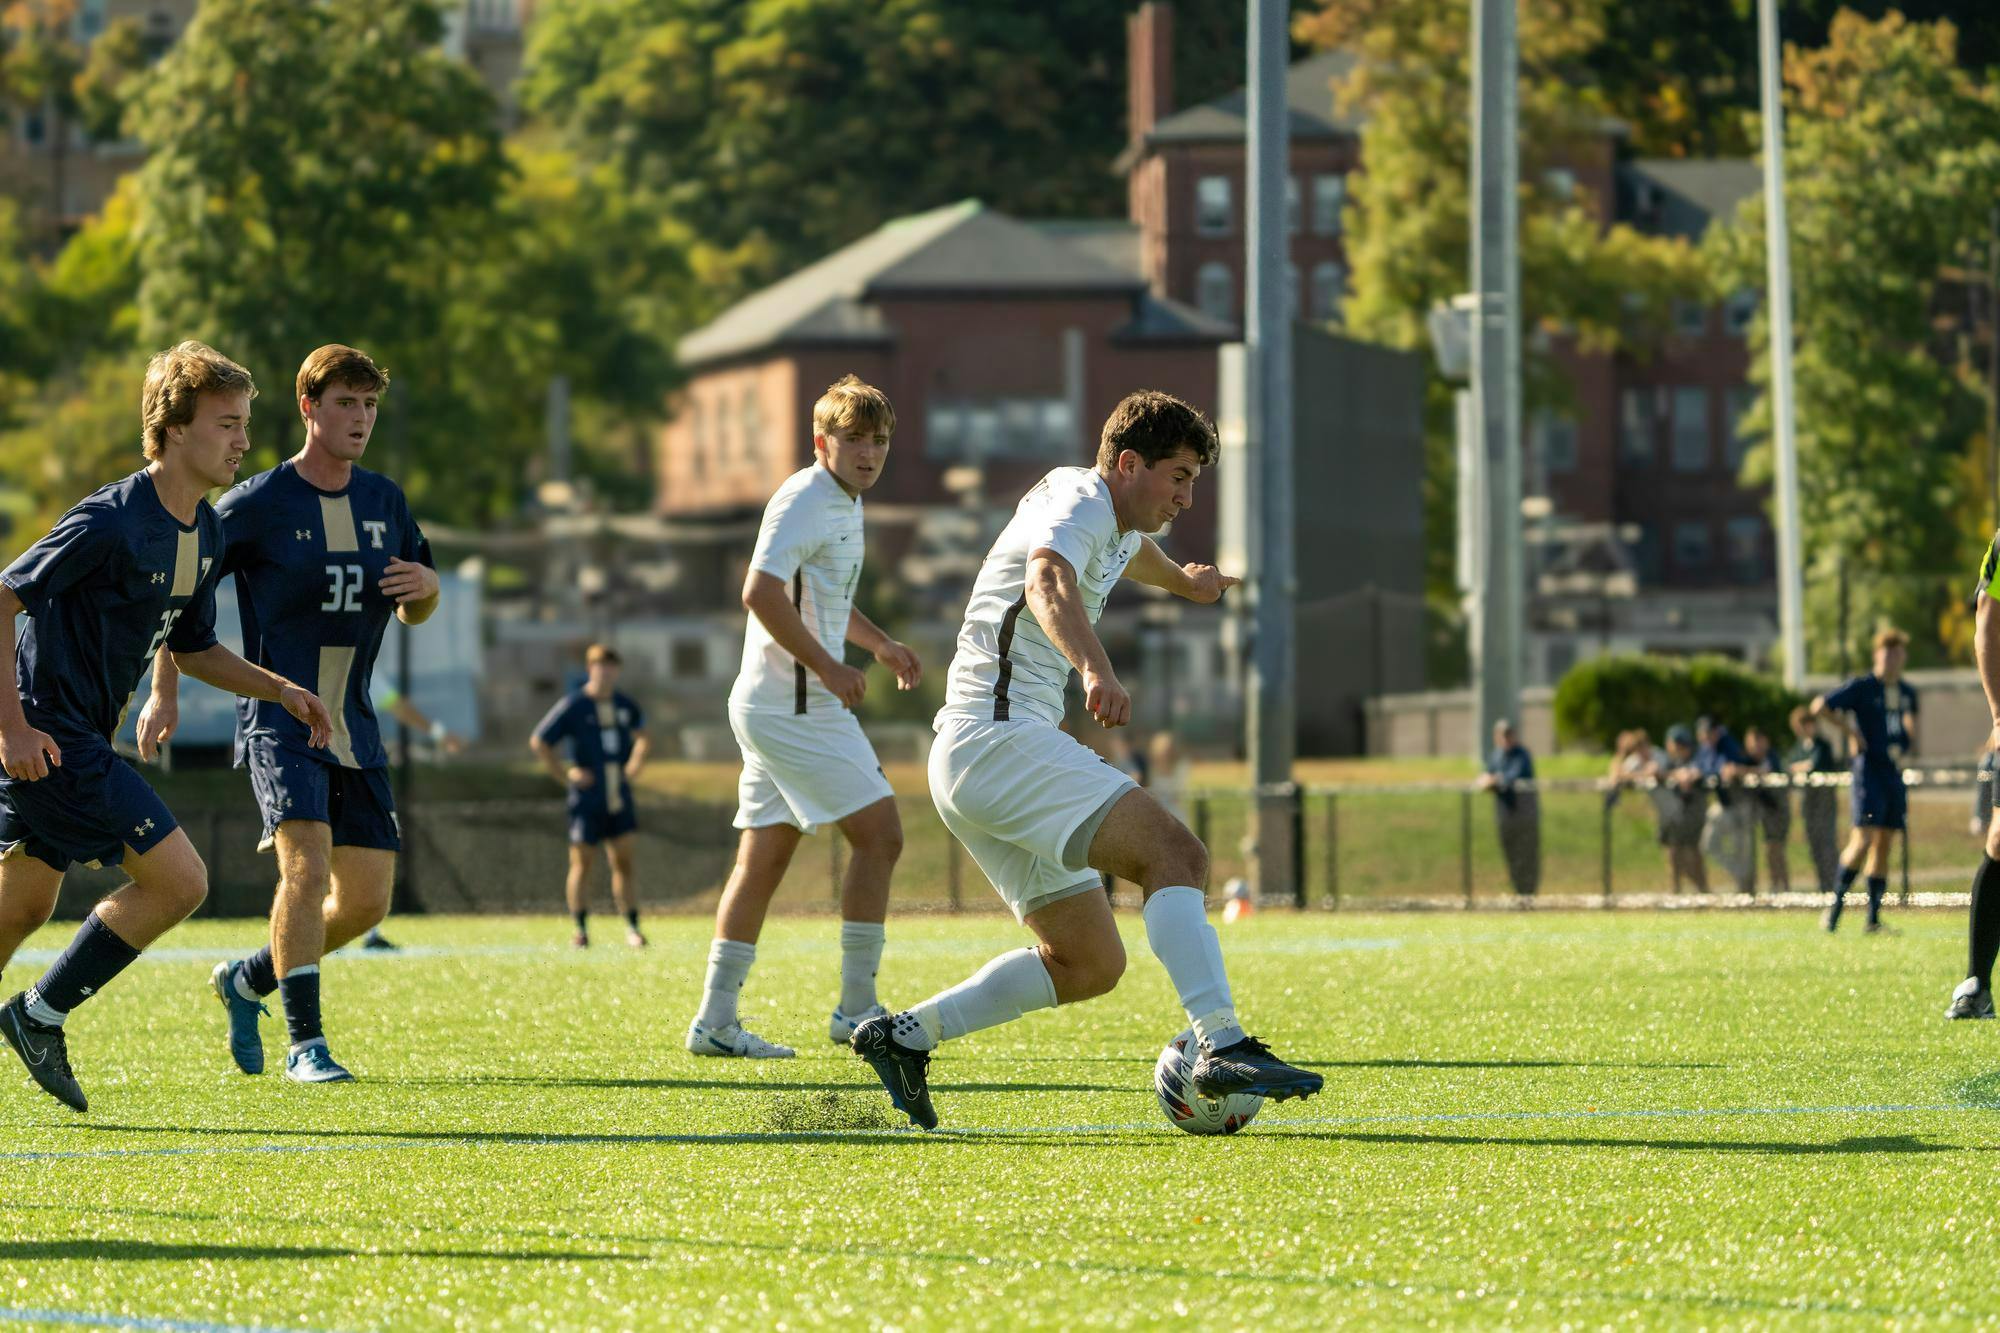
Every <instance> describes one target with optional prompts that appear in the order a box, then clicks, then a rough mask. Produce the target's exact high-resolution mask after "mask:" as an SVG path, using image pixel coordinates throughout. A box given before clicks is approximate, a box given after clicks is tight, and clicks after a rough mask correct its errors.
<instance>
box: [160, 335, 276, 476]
mask: <svg viewBox="0 0 2000 1333" xmlns="http://www.w3.org/2000/svg"><path fill="white" fill-rule="evenodd" d="M205 393H247V394H249V395H250V396H251V397H252V398H255V397H256V396H257V384H256V381H254V380H252V379H251V378H250V372H249V371H247V370H245V369H244V368H243V367H241V366H239V365H237V364H236V363H235V362H234V361H231V360H230V359H229V358H228V357H226V356H224V355H223V354H222V353H220V352H218V351H216V350H215V349H214V348H213V347H210V346H209V345H208V344H207V343H199V342H196V341H194V340H193V339H192V338H190V339H188V340H187V341H186V342H183V343H176V344H174V345H173V346H172V347H169V348H168V349H167V350H166V351H164V352H155V353H154V354H153V359H152V360H151V361H148V362H147V363H146V384H145V387H144V388H143V389H141V390H140V391H139V421H140V423H141V429H140V447H141V448H142V449H143V450H144V451H145V454H146V457H148V458H158V457H159V456H160V455H161V454H162V453H164V452H165V451H166V447H167V432H168V431H169V430H171V429H172V428H173V427H175V426H185V425H187V424H188V423H190V422H192V421H193V420H194V412H195V407H196V405H197V403H198V402H199V401H200V398H201V395H203V394H205Z"/></svg>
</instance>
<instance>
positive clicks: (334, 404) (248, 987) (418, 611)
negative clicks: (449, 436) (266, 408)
mask: <svg viewBox="0 0 2000 1333" xmlns="http://www.w3.org/2000/svg"><path fill="white" fill-rule="evenodd" d="M388 385H389V377H388V376H387V375H384V374H383V373H382V371H381V370H380V369H379V368H378V367H377V366H376V365H375V363H374V362H373V361H371V360H370V359H369V358H368V356H367V354H366V353H363V352H360V351H357V350H356V349H354V348H352V347H344V346H341V345H339V344H337V343H336V344H329V345H328V346H325V347H321V348H318V349H317V350H315V351H314V352H313V353H312V354H311V355H310V356H308V357H307V358H306V359H305V363H304V364H303V365H301V366H300V367H299V373H298V378H297V381H296V388H297V393H298V408H299V415H300V416H301V417H303V418H304V420H305V432H306V438H305V444H304V446H303V447H302V448H301V449H300V450H299V452H298V453H297V454H296V455H294V456H293V457H291V458H289V459H287V460H286V461H284V462H282V463H280V464H278V466H277V467H275V468H272V469H271V470H270V471H268V472H262V473H259V474H258V475H257V476H255V477H252V478H251V479H250V480H249V481H247V482H245V483H243V485H241V486H238V487H237V488H236V489H234V490H232V491H230V492H229V493H228V494H227V495H225V496H223V497H222V503H221V504H220V505H219V506H218V512H219V513H220V515H221V517H222V529H223V538H224V548H223V558H222V568H223V571H224V572H226V573H232V574H234V575H235V576H236V593H237V604H238V606H239V607H240V608H241V610H242V615H243V651H244V652H245V653H246V654H247V655H248V656H249V658H250V660H251V661H253V662H256V663H258V664H260V665H263V666H267V667H270V668H271V669H272V670H274V671H281V672H284V673H285V674H287V675H290V676H293V677H296V678H298V679H303V680H311V681H315V682H317V685H318V688H319V693H320V696H321V697H322V698H324V699H326V700H327V701H328V706H329V707H330V708H331V709H332V710H333V714H332V716H333V733H332V737H331V740H330V742H329V744H328V745H327V747H326V749H324V750H320V751H314V750H313V749H312V747H310V746H309V745H307V743H306V739H307V738H306V734H305V729H304V728H303V727H301V726H300V725H299V724H298V723H297V722H295V721H294V720H293V719H292V718H290V717H289V716H287V715H286V714H285V713H284V712H283V711H282V710H280V709H277V708H274V707H272V706H270V705H268V704H256V703H251V702H248V701H245V702H244V703H241V704H239V705H238V706H237V713H236V763H237V765H238V767H246V766H247V767H248V768H249V770H250V786H251V790H252V791H253V792H255V793H256V797H257V804H258V806H259V808H260V809H261V811H262V813H263V816H264V840H263V843H262V844H261V845H262V847H263V848H264V849H272V848H275V849H276V851H277V853H278V889H277V894H276V896H275V897H274V898H273V900H272V903H271V937H270V943H269V944H268V945H266V946H265V947H264V948H262V949H259V950H258V951H257V952H256V953H254V954H252V955H251V956H250V957H248V958H245V959H242V960H240V961H235V962H224V963H218V964H217V965H216V968H215V971H214V972H213V973H212V974H211V977H210V981H211V984H212V986H213V988H214V990H215V994H216V998H217V999H219V1000H221V1001H222V1004H223V1006H224V1008H225V1010H227V1012H228V1014H229V1051H230V1055H231V1056H232V1057H233V1058H234V1059H235V1061H236V1064H237V1067H238V1068H240V1069H241V1070H242V1071H243V1072H244V1073H246V1074H257V1073H262V1072H263V1069H264V1046H263V1041H262V1039H261V1038H260V1037H259V1036H258V1033H257V1016H258V1014H259V1013H260V1012H262V1010H263V1005H262V1003H261V1001H262V999H263V997H264V996H266V995H269V994H270V993H271V992H272V991H274V990H276V991H279V992H281V993H282V995H283V997H284V1004H285V1024H286V1027H287V1028H288V1029H289V1032H290V1037H291V1046H290V1050H289V1051H288V1053H287V1055H286V1058H285V1075H286V1077H288V1078H291V1079H293V1080H294V1081H296V1082H300V1083H332V1082H339V1081H342V1080H344V1079H347V1078H349V1077H351V1075H350V1074H349V1073H348V1072H347V1070H346V1069H344V1068H343V1067H342V1066H341V1065H340V1063H339V1062H338V1061H336V1060H335V1059H334V1058H333V1055H332V1053H331V1052H330V1051H329V1050H328V1049H327V1044H326V1035H325V1032H324V1030H323V1028H322V1025H321V1021H320V985H319V963H320V959H321V958H322V957H323V956H324V955H325V954H327V953H328V952H330V951H332V950H334V949H337V948H339V947H340V946H341V945H343V944H346V943H347V942H348V941H350V940H355V939H359V938H360V937H361V936H363V935H365V934H366V933H367V932H368V931H369V930H371V929H373V928H374V927H375V926H376V924H378V923H379V922H380V921H381V920H382V918H383V916H384V915H386V914H387V913H388V910H389V888H390V885H391V883H392V882H393V881H394V879H395V873H396V852H397V850H398V849H399V848H400V846H401V839H400V837H399V836H398V832H397V828H396V820H395V800H394V797H393V795H392V793H391V791H390V786H389V772H388V765H389V756H388V752H387V751H386V750H384V749H383V747H382V739H381V730H380V727H379V726H378V725H377V722H376V718H375V707H374V704H373V702H372V699H371V691H370V677H371V676H372V675H373V673H374V670H375V659H376V656H377V654H378V653H379V652H380V651H381V647H382V638H383V635H384V634H385V633H387V631H388V628H389V618H390V616H391V615H394V616H395V617H396V618H397V619H399V620H402V621H403V622H404V623H406V624H410V625H420V624H422V623H423V622H424V621H425V620H428V619H429V618H430V616H431V613H432V612H433V611H435V610H436V609H437V604H438V577H437V571H436V570H434V569H432V568H431V554H430V545H429V543H428V542H426V541H425V540H424V534H423V532H422V531H421V530H420V529H419V528H418V527H417V524H416V520H414V519H413V518H411V517H410V509H409V505H408V504H407V503H406V502H405V501H404V499H403V492H402V489H401V488H400V487H398V486H397V485H396V483H395V482H393V481H390V480H389V479H388V478H387V477H384V476H382V475H381V474H379V473H375V472H370V471H367V470H366V469H364V468H360V467H357V466H355V465H356V463H357V462H359V461H360V458H361V456H362V454H363V452H364V451H366V449H367V448H368V437H369V435H370V434H371V433H372V432H373V430H374V427H375V417H376V413H377V411H378V410H379V408H380V405H381V396H382V393H383V391H384V390H385V389H387V388H388ZM175 694H176V678H175V673H174V670H173V665H172V663H170V662H162V663H160V664H159V666H158V668H157V669H156V670H155V671H154V673H153V695H152V698H151V699H150V700H148V702H147V705H146V709H145V711H144V712H142V713H141V714H140V717H139V748H140V753H141V754H142V755H144V754H148V753H150V752H151V751H152V749H153V748H154V747H156V746H157V745H159V744H160V743H161V742H162V741H163V740H165V739H166V738H167V737H168V736H170V735H171V734H172V731H173V723H174V720H175Z"/></svg>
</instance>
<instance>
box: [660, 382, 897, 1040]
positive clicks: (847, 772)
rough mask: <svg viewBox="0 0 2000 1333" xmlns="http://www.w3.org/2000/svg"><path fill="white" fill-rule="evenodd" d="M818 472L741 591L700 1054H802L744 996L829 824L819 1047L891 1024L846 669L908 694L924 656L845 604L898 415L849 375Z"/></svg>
mask: <svg viewBox="0 0 2000 1333" xmlns="http://www.w3.org/2000/svg"><path fill="white" fill-rule="evenodd" d="M812 428H813V452H814V454H815V455H816V457H815V459H814V462H813V464H812V466H810V467H807V468H804V469H802V470H800V471H798V472H795V473H793V474H792V476H791V477H789V478H788V479H786V481H785V484H784V485H782V486H780V487H779V488H778V493H777V494H776V495H774V496H772V497H771V503H770V504H769V505H767V506H765V509H764V519H763V522H762V523H761V524H760V525H759V526H758V529H757V546H756V549H755V550H754V551H753V552H752V553H751V556H750V573H749V575H748V577H747V578H746V579H745V580H744V583H743V605H744V607H745V609H747V610H748V611H749V612H750V623H749V624H748V626H747V627H746V628H745V630H744V634H743V667H742V670H741V671H740V672H739V673H738V675H737V677H736V685H735V687H734V688H733V689H732V690H731V691H730V692H729V727H730V730H731V731H733V732H735V733H736V743H737V745H738V746H740V747H741V748H742V751H743V775H742V777H741V779H740V780H739V781H738V783H737V788H736V792H737V806H736V819H735V824H736V827H737V828H739V829H741V830H742V831H743V833H742V838H741V840H740V841H739V842H738V844H737V850H736V865H735V867H734V869H732V870H731V871H730V874H729V882H728V884H727V885H726V886H725V887H724V888H723V890H722V902H721V903H720V905H718V906H717V908H716V911H715V940H714V942H713V943H712V944H711V945H710V946H709V951H708V973H707V976H706V978H705V980H704V983H703V991H702V998H701V1010H700V1012H699V1013H697V1014H696V1015H695V1017H694V1021H693V1022H692V1023H690V1024H689V1025H688V1031H687V1048H688V1050H690V1051H692V1052H693V1053H694V1054H696V1055H713V1056H736V1057H748V1058H751V1059H761V1060H769V1059H783V1058H786V1057H789V1056H791V1055H793V1054H795V1052H794V1051H793V1050H792V1048H791V1047H789V1046H780V1045H778V1044H777V1043H775V1042H769V1041H766V1040H764V1039H763V1038H762V1037H759V1036H758V1035H756V1034H755V1033H753V1032H750V1031H748V1030H746V1029H745V1028H744V1027H743V1025H742V1022H741V1021H740V1019H739V1017H738V1014H737V1011H736V1000H737V993H738V992H739V991H741V990H742V989H743V982H744V979H745V978H746V977H748V976H749V974H750V966H751V964H752V963H753V962H755V961H756V957H757V936H758V933H759V932H760V931H761V930H762V929H763V926H764V915H765V912H766V911H767V910H768V909H769V907H770V905H771V895H772V894H773V893H775V892H777V888H778V881H779V880H781V879H783V878H784V875H785V868H786V867H787V866H789V865H790V864H791V861H792V854H793V852H795V851H797V850H798V845H799V839H800V838H801V837H803V836H804V835H805V834H808V833H812V832H815V831H817V830H818V829H819V828H820V827H821V826H823V825H827V824H833V825H837V826H838V827H839V829H840V832H841V835H842V836H843V837H845V838H846V839H847V842H848V846H849V847H850V848H852V849H853V857H852V859H851V860H850V861H849V862H848V866H847V875H846V878H845V880H844V881H843V882H842V884H841V887H840V918H841V919H840V999H839V1002H838V1003H837V1004H836V1005H835V1006H834V1010H833V1017H832V1019H831V1020H830V1021H829V1023H828V1027H827V1032H828V1035H829V1036H830V1037H831V1038H832V1039H833V1040H834V1041H835V1042H837V1043H840V1044H842V1045H845V1044H846V1043H847V1041H848V1039H849V1038H850V1037H852V1036H853V1035H854V1029H855V1027H856V1025H857V1024H859V1023H861V1022H863V1021H865V1020H867V1019H869V1018H874V1017H879V1016H886V1013H887V1011H886V1010H884V1009H883V1008H882V1006H881V1005H880V1004H879V1003H878V1002H877V1001H876V998H875V972H876V969H877V968H878V967H879V966H880V964H881V961H882V939H883V922H884V921H886V920H887V919H888V914H889V876H890V874H891V872H893V871H894V870H895V868H896V858H897V856H899V855H900V854H901V852H902V850H903V825H902V821H901V819H900V818H898V816H897V814H896V801H895V794H894V793H893V792H892V791H891V790H890V787H889V780H888V779H887V778H886V777H884V776H883V775H882V767H881V765H880V764H879V763H877V762H876V759H875V750H874V747H873V746H871V745H869V743H868V738H867V737H866V736H865V735H863V734H862V732H861V723H860V722H859V721H858V720H857V719H856V718H855V716H854V709H855V708H856V707H857V706H859V704H860V703H861V699H862V696H863V693H864V692H865V691H866V689H867V684H868V682H867V677H866V676H865V675H864V674H863V673H862V672H861V671H860V670H859V669H858V668H855V667H851V666H848V665H847V663H846V661H845V660H844V655H845V653H846V649H847V645H848V644H850V643H852V644H856V645H858V646H860V647H861V648H863V649H865V650H867V651H868V652H870V653H872V654H873V655H874V657H875V660H876V661H877V662H880V663H881V664H882V665H883V666H885V667H887V668H888V669H889V670H890V672H891V673H893V674H894V676H895V677H896V685H897V688H899V689H905V690H911V689H915V688H916V687H917V683H918V681H919V680H920V678H921V676H922V667H921V666H920V664H919V663H918V661H917V655H916V654H915V653H913V652H911V651H910V649H909V648H908V647H906V646H905V645H903V644H900V643H898V642H896V641H895V640H894V639H892V638H890V637H889V636H888V635H887V634H885V633H883V632H882V630H881V629H880V628H879V627H878V626H877V625H876V624H875V622H873V621H872V620H870V619H869V618H868V617H867V616H865V615H863V614H861V612H860V611H859V610H858V609H856V607H855V605H854V585H855V583H856V582H857V581H858V580H859V579H860V577H861V555H862V533H861V494H862V492H863V491H866V490H868V489H869V488H870V487H872V486H873V485H874V484H875V482H876V480H877V479H878V478H880V477H881V475H882V466H883V464H884V463H885V462H887V460H888V456H889V437H890V436H891V435H892V434H894V433H895V429H896V412H895V409H894V408H893V407H891V406H890V405H889V399H888V397H887V395H885V394H884V393H883V392H882V391H881V390H880V389H877V388H875V387H873V386H872V385H868V384H864V383H862V382H861V380H859V379H857V378H856V377H855V376H853V375H849V376H847V377H846V378H844V379H842V380H841V381H840V382H839V383H837V384H834V385H832V386H831V387H830V388H828V389H827V391H826V392H825V393H824V394H823V395H821V397H820V400H819V401H818V402H817V403H815V404H814V405H813V414H812Z"/></svg>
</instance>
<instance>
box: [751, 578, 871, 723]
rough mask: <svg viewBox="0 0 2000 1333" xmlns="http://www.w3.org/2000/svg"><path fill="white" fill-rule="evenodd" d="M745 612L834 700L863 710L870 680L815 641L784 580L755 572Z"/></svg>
mask: <svg viewBox="0 0 2000 1333" xmlns="http://www.w3.org/2000/svg"><path fill="white" fill-rule="evenodd" d="M743 609H744V610H746V611H748V612H749V613H750V614H751V615H753V616H755V617H757V619H758V620H759V621H760V622H762V623H763V626H764V628H765V629H767V630H769V631H770V632H771V637H772V638H773V639H775V640H776V641H777V644H778V646H779V647H780V648H783V649H784V650H785V651H786V652H788V653H790V654H791V655H792V656H793V657H795V658H797V659H798V660H799V661H800V662H802V663H804V664H805V668H806V670H808V671H810V672H812V673H813V674H814V675H815V676H818V677H819V678H820V682H821V683H822V684H824V685H825V686H826V688H827V689H829V690H831V691H832V692H833V697H834V698H836V699H838V700H840V701H841V702H842V703H844V704H846V705H847V706H848V707H849V708H859V707H860V706H861V700H862V697H863V696H864V695H866V694H867V692H868V677H867V676H865V675H863V674H862V673H861V672H860V671H859V670H857V669H856V668H854V667H851V666H849V665H847V664H846V663H845V662H842V661H839V660H838V659H836V658H835V657H834V655H833V654H832V653H829V652H828V651H827V650H826V649H825V648H824V647H822V646H821V645H820V641H819V640H818V639H815V638H814V637H813V635H812V631H811V630H809V629H807V628H806V622H805V621H803V620H801V619H800V618H799V611H798V608H797V607H795V606H793V605H792V599H791V595H790V594H789V593H787V592H786V591H785V583H784V580H783V579H780V578H779V577H778V576H777V575H776V574H770V573H766V572H765V571H764V570H761V569H753V570H751V571H750V577H749V578H747V579H745V580H743Z"/></svg>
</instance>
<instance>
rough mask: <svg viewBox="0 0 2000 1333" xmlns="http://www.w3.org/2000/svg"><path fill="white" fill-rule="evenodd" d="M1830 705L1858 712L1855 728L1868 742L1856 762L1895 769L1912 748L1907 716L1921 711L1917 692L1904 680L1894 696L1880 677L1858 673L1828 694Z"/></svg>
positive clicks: (1842, 709) (1865, 742) (1828, 705)
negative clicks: (1906, 721) (1859, 674)
mask: <svg viewBox="0 0 2000 1333" xmlns="http://www.w3.org/2000/svg"><path fill="white" fill-rule="evenodd" d="M1826 706H1827V707H1828V708H1835V709H1839V710H1840V711H1841V712H1843V713H1852V714H1853V715H1854V728H1855V730H1857V731H1859V732H1860V733H1861V739H1862V741H1863V743H1864V744H1865V745H1866V747H1867V748H1866V749H1864V750H1863V751H1862V752H1861V754H1860V755H1859V756H1858V757H1857V759H1856V761H1855V762H1856V763H1859V764H1866V765H1868V766H1869V767H1871V768H1895V767H1898V766H1900V765H1901V763H1902V760H1903V754H1904V752H1905V751H1906V750H1908V749H1909V748H1910V733H1909V729H1908V728H1907V727H1905V726H1904V724H1903V715H1904V714H1905V713H1909V714H1911V715H1914V714H1915V713H1916V711H1917V692H1916V690H1915V689H1914V688H1913V687H1912V686H1910V685H1909V684H1908V683H1906V682H1904V681H1897V682H1896V695H1895V697H1894V698H1891V697H1890V695H1889V692H1888V687H1887V686H1885V685H1884V684H1883V683H1882V678H1881V677H1880V676H1873V675H1870V676H1856V677H1855V678H1854V679H1853V680H1850V681H1848V682H1847V683H1846V684H1845V685H1843V686H1841V687H1840V688H1839V689H1837V690H1835V691H1833V693H1831V694H1829V695H1827V696H1826Z"/></svg>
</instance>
